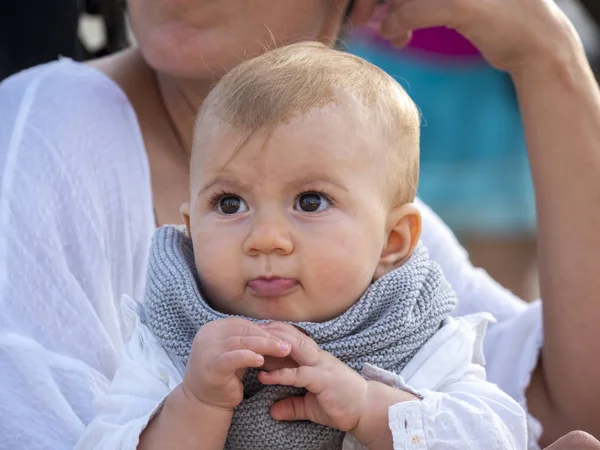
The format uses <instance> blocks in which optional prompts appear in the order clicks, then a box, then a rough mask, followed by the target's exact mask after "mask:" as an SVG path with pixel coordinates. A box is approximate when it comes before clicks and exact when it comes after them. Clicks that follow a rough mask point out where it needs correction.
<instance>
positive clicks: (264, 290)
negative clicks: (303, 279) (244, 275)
mask: <svg viewBox="0 0 600 450" xmlns="http://www.w3.org/2000/svg"><path fill="white" fill-rule="evenodd" d="M299 285H300V283H298V281H297V280H294V279H293V278H282V277H258V278H255V279H254V280H251V281H249V282H248V287H249V288H250V290H251V291H252V292H253V293H254V294H255V295H256V296H258V297H264V298H274V297H281V296H282V295H285V294H287V293H288V292H290V291H291V290H293V289H295V288H296V287H297V286H299Z"/></svg>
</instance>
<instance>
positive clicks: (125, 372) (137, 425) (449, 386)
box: [76, 298, 527, 450]
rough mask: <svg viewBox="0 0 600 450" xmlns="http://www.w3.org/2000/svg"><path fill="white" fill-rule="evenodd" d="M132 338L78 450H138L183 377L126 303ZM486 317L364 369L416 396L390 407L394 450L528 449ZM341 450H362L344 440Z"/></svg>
mask: <svg viewBox="0 0 600 450" xmlns="http://www.w3.org/2000/svg"><path fill="white" fill-rule="evenodd" d="M124 300H125V309H126V311H128V313H126V316H127V317H129V320H130V322H131V323H132V325H134V333H133V336H132V338H131V340H130V341H129V342H127V343H126V344H125V347H124V349H123V354H122V362H121V364H122V365H121V367H120V368H119V370H118V371H117V373H116V375H115V377H114V379H113V383H112V385H111V387H110V389H109V393H108V395H106V396H102V397H100V398H99V399H98V402H97V405H96V406H97V415H96V417H95V418H94V420H93V421H92V423H91V424H90V426H89V427H88V428H87V429H86V431H85V432H84V435H83V437H82V438H81V441H80V442H79V443H78V445H77V447H76V448H77V449H81V450H92V449H94V450H135V449H136V448H137V446H138V443H139V437H140V434H141V432H142V431H143V430H144V429H145V427H146V425H147V424H148V422H149V420H150V419H151V418H152V417H154V414H156V412H157V410H158V409H160V406H161V405H162V403H163V400H164V399H165V397H166V396H167V395H168V394H169V392H170V391H171V390H172V389H173V388H175V387H176V386H177V385H179V384H180V383H181V382H182V381H183V378H182V375H181V373H180V372H179V371H178V370H177V368H176V367H175V366H174V365H173V363H172V360H171V358H169V356H168V355H167V353H166V352H165V351H164V349H163V348H162V347H161V345H160V343H159V342H158V340H157V339H156V338H155V336H154V335H153V334H152V333H151V332H150V330H149V329H148V328H147V327H146V326H145V325H143V324H142V323H141V322H140V320H139V318H137V316H136V314H135V307H136V304H135V302H134V301H133V300H130V299H127V298H125V299H124ZM490 318H491V316H490V315H488V314H485V313H480V314H477V315H473V316H467V317H461V318H458V319H452V318H450V319H448V321H447V323H446V324H445V325H444V326H443V327H442V328H441V329H440V330H439V331H438V332H437V333H436V334H435V335H434V336H433V337H432V338H431V339H430V340H429V341H428V342H427V343H426V344H425V345H424V346H423V347H422V348H421V349H420V350H419V352H417V354H416V355H415V356H414V358H413V359H411V361H409V363H408V364H407V365H406V367H405V368H404V369H403V370H402V372H401V373H400V374H399V375H396V374H393V373H391V372H387V371H385V370H383V369H379V368H377V367H374V366H371V365H366V366H365V368H364V369H363V376H365V378H367V379H370V380H376V381H379V382H382V383H385V384H387V385H389V386H392V387H395V388H398V389H404V390H407V391H409V392H412V393H414V394H416V395H418V396H420V397H421V398H422V399H421V400H414V401H409V402H404V403H398V404H396V405H393V406H392V407H390V408H389V410H388V423H389V427H390V429H391V431H392V436H393V440H394V449H397V450H400V449H415V450H416V449H423V450H425V449H428V450H429V449H431V450H433V449H444V450H452V449H457V450H458V449H460V450H463V449H486V450H510V449H514V450H520V449H525V448H526V446H527V425H526V416H525V411H524V410H523V409H522V408H521V407H520V406H519V405H518V404H517V403H516V402H515V401H514V400H513V399H511V398H510V397H509V396H508V395H507V394H505V393H504V392H502V391H501V390H500V388H498V387H497V386H496V385H494V384H492V383H489V382H486V381H485V371H484V369H483V367H482V364H483V350H482V342H483V335H484V332H485V328H486V325H487V321H488V320H489V319H490ZM342 448H343V450H355V449H356V450H358V449H363V448H364V447H363V446H362V445H361V444H360V442H358V441H356V440H355V439H354V438H353V437H352V436H351V435H346V438H345V440H344V444H343V447H342Z"/></svg>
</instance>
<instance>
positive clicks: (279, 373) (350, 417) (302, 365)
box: [259, 322, 416, 449]
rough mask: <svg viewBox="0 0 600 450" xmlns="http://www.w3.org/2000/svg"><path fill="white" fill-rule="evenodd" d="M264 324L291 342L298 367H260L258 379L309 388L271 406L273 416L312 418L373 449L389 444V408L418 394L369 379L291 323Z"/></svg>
mask: <svg viewBox="0 0 600 450" xmlns="http://www.w3.org/2000/svg"><path fill="white" fill-rule="evenodd" d="M265 329H266V330H268V331H270V332H271V333H272V334H274V335H276V336H278V337H279V338H281V339H282V340H284V341H286V342H289V343H290V344H291V345H292V351H291V353H290V356H291V357H292V358H293V359H294V360H295V361H296V363H297V364H298V367H295V368H283V369H278V370H274V371H272V372H261V373H260V374H259V380H260V381H261V382H262V383H263V384H281V385H287V386H295V387H299V388H305V389H306V390H307V391H308V393H307V394H306V395H305V396H304V397H288V398H286V399H283V400H280V401H278V402H277V403H275V404H274V405H273V406H272V407H271V416H272V417H273V418H274V419H276V420H310V421H312V422H316V423H320V424H322V425H326V426H329V427H332V428H336V429H338V430H341V431H346V432H350V433H352V434H353V435H354V436H355V437H356V438H357V439H358V440H359V441H361V442H362V443H363V444H365V445H366V446H367V447H372V448H378V449H381V448H385V447H386V445H382V443H384V442H385V443H387V442H388V441H389V442H391V432H389V426H388V418H387V417H388V414H387V410H388V408H389V407H390V406H391V405H393V404H396V403H399V402H402V401H407V400H412V399H415V398H416V397H415V396H413V395H412V394H409V393H407V392H404V391H399V390H396V389H393V388H391V387H389V386H386V385H383V384H381V383H377V382H371V381H367V380H365V379H364V378H363V377H362V376H361V375H360V374H358V373H357V372H356V371H354V370H352V369H351V368H350V367H348V366H347V365H346V364H344V363H343V362H341V361H340V360H339V359H337V358H335V357H334V356H333V355H331V354H330V353H328V352H326V351H323V350H321V349H320V348H319V347H318V345H317V344H316V343H315V341H313V340H312V339H310V338H309V337H307V336H305V335H304V334H302V333H301V332H300V331H298V330H297V329H296V328H295V327H293V326H291V325H288V324H284V323H280V322H273V323H270V324H268V325H266V326H265ZM388 435H389V436H388ZM388 438H389V439H388Z"/></svg>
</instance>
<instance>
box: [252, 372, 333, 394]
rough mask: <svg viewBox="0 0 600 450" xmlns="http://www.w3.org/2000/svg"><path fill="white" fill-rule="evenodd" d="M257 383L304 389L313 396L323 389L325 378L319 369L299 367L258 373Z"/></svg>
mask: <svg viewBox="0 0 600 450" xmlns="http://www.w3.org/2000/svg"><path fill="white" fill-rule="evenodd" d="M258 381H260V382H261V383H263V384H280V385H283V386H294V387H297V388H305V389H306V390H307V391H309V392H312V393H313V394H320V393H321V392H322V391H323V389H325V384H326V377H325V376H324V374H323V371H322V370H320V369H316V368H314V367H307V366H301V367H291V368H286V369H279V370H274V371H272V372H260V373H259V374H258Z"/></svg>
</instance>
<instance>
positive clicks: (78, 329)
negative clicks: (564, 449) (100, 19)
mask: <svg viewBox="0 0 600 450" xmlns="http://www.w3.org/2000/svg"><path fill="white" fill-rule="evenodd" d="M421 206H422V214H423V222H424V230H423V236H422V239H423V242H424V243H425V245H426V246H427V247H428V249H429V252H430V255H431V258H432V259H433V260H434V261H436V262H438V263H439V264H440V265H441V267H442V269H443V271H444V274H445V276H446V278H447V279H448V281H449V282H450V283H451V284H452V286H453V287H454V289H455V290H456V292H457V295H458V298H459V304H458V307H457V310H456V315H467V314H471V313H476V312H479V311H489V312H490V313H492V314H493V315H494V317H495V318H496V319H497V321H498V322H497V323H495V324H490V326H489V328H488V334H487V337H486V340H485V343H484V353H485V355H486V360H487V375H488V379H489V380H491V381H492V382H494V383H497V384H498V385H499V386H500V387H501V388H502V389H503V390H504V391H505V392H507V393H508V394H509V395H510V396H511V397H513V398H514V399H515V400H517V401H518V402H519V403H521V404H523V405H525V397H524V391H525V388H526V386H527V385H528V383H529V379H530V376H531V372H532V369H533V368H534V367H535V365H536V362H537V359H538V354H539V349H540V347H541V344H542V325H541V305H540V303H539V302H537V303H534V304H526V303H524V302H522V301H520V300H518V299H517V298H515V297H514V296H513V295H511V294H510V293H509V292H508V291H506V290H505V289H503V288H502V287H500V286H499V285H498V284H496V283H495V282H494V281H493V280H491V279H490V278H489V277H488V276H487V275H486V274H485V272H483V271H481V270H477V269H474V268H473V267H472V266H471V264H470V263H469V261H468V259H467V255H466V253H465V251H464V250H463V249H462V248H461V247H460V245H459V244H458V242H457V241H456V239H455V238H454V237H453V236H452V234H451V232H450V231H449V230H448V228H447V227H446V226H445V225H444V224H443V223H442V222H441V221H440V220H439V218H437V216H435V214H433V213H432V212H431V211H430V210H429V209H428V208H427V207H425V206H424V205H421ZM153 230H154V216H153V212H152V194H151V185H150V176H149V167H148V160H147V155H146V151H145V149H144V144H143V140H142V136H141V132H140V129H139V125H138V123H137V119H136V117H135V113H134V111H133V109H132V107H131V104H130V103H129V101H128V99H127V98H126V96H125V95H124V93H123V92H122V90H121V89H120V88H119V87H118V86H117V85H116V84H115V83H114V82H113V81H111V80H110V79H108V78H107V77H106V76H105V75H103V74H102V73H100V72H98V71H96V70H95V69H92V68H90V67H88V66H85V65H82V64H77V63H74V62H72V61H70V60H61V61H59V62H55V63H52V64H47V65H43V66H40V67H37V68H34V69H31V70H29V71H27V72H24V73H21V74H20V75H18V76H16V77H13V78H11V79H9V80H7V81H5V82H4V83H2V84H1V85H0V386H1V387H2V389H0V436H2V439H0V448H1V449H5V448H6V449H10V450H14V449H20V448H27V449H32V450H35V449H48V448H50V449H71V448H73V446H74V445H75V443H76V442H77V440H78V438H79V436H80V434H81V433H82V432H83V430H84V428H85V426H86V425H87V424H88V423H89V422H90V420H91V419H92V417H93V399H94V398H95V397H96V396H97V395H98V394H100V393H103V392H106V390H107V389H108V386H109V382H110V380H111V379H112V377H113V376H114V374H115V370H116V368H117V366H118V364H119V351H120V349H121V347H122V345H123V342H124V336H127V335H128V333H129V331H130V330H127V329H126V327H125V322H124V321H123V320H122V317H121V313H120V309H119V301H120V298H121V295H122V294H127V295H129V296H131V297H132V298H136V299H140V298H143V291H144V284H145V276H146V266H147V259H148V252H149V248H150V240H151V236H152V233H153ZM530 431H532V430H530ZM539 436H540V430H539V429H537V428H536V429H534V430H533V432H532V433H530V440H531V441H532V442H533V443H535V442H536V441H537V439H538V438H539Z"/></svg>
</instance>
